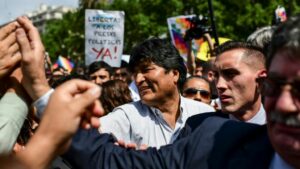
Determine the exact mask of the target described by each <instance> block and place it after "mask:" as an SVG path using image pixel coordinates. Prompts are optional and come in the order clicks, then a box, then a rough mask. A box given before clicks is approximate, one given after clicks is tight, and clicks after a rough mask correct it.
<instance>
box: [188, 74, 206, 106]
mask: <svg viewBox="0 0 300 169" xmlns="http://www.w3.org/2000/svg"><path fill="white" fill-rule="evenodd" d="M183 96H184V97H186V98H189V99H194V100H196V101H200V102H203V103H206V104H210V101H211V100H210V88H209V84H208V83H207V82H206V81H205V80H203V79H199V78H192V79H189V80H188V81H187V82H186V83H185V84H184V86H183Z"/></svg>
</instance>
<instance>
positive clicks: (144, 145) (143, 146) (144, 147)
mask: <svg viewBox="0 0 300 169" xmlns="http://www.w3.org/2000/svg"><path fill="white" fill-rule="evenodd" d="M147 148H148V145H146V144H142V145H141V146H140V148H139V150H146V149H147Z"/></svg>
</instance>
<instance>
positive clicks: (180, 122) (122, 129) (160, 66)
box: [99, 39, 214, 147]
mask: <svg viewBox="0 0 300 169" xmlns="http://www.w3.org/2000/svg"><path fill="white" fill-rule="evenodd" d="M129 68H130V69H131V71H132V72H133V76H134V80H135V83H136V86H137V88H138V91H139V95H140V97H141V100H140V101H137V102H132V103H129V104H125V105H122V106H119V107H117V108H115V109H114V111H113V112H111V113H109V114H108V115H107V116H104V117H102V118H100V123H101V127H100V128H99V131H100V132H102V133H103V132H104V133H113V134H114V135H115V136H116V138H117V139H120V140H124V141H125V142H127V143H128V142H130V143H135V144H137V145H138V146H140V145H143V144H146V145H148V146H154V147H160V146H162V145H165V144H169V143H172V142H173V141H174V140H175V139H176V137H177V136H178V134H179V132H180V130H181V129H182V127H183V126H184V124H185V121H186V119H187V118H188V117H190V116H192V115H195V114H199V113H204V112H212V111H214V109H213V108H212V107H211V106H209V105H206V104H204V103H198V102H195V101H193V100H190V99H186V98H184V97H181V96H180V91H179V89H180V88H181V86H182V84H183V82H184V80H185V77H186V67H185V65H184V61H183V59H182V57H181V56H180V55H179V53H178V51H177V50H176V48H175V47H174V46H173V45H172V44H171V43H170V42H168V41H167V40H162V39H150V40H146V41H144V42H143V43H141V44H139V45H137V46H136V47H135V48H134V49H133V51H132V54H131V57H130V61H129Z"/></svg>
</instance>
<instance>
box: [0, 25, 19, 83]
mask: <svg viewBox="0 0 300 169" xmlns="http://www.w3.org/2000/svg"><path fill="white" fill-rule="evenodd" d="M18 27H19V24H18V23H17V22H11V23H9V24H7V25H5V26H4V27H2V28H1V29H0V79H2V78H3V77H5V76H7V75H8V74H9V73H10V72H11V71H12V70H13V69H14V67H15V66H16V64H17V63H18V62H19V61H20V60H21V54H20V52H19V45H18V43H17V41H16V33H15V31H16V29H17V28H18Z"/></svg>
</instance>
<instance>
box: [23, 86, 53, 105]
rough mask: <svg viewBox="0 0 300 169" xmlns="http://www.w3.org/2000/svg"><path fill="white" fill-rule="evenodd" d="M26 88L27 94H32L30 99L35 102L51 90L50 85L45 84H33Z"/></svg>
mask: <svg viewBox="0 0 300 169" xmlns="http://www.w3.org/2000/svg"><path fill="white" fill-rule="evenodd" d="M25 88H26V90H27V92H28V93H29V94H30V97H31V98H32V100H33V101H36V100H37V99H39V98H40V97H42V96H43V95H44V94H45V93H47V92H48V91H49V90H50V89H51V88H50V86H49V85H48V83H45V82H43V83H42V82H40V83H38V82H36V83H35V84H32V85H30V86H27V87H25Z"/></svg>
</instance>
